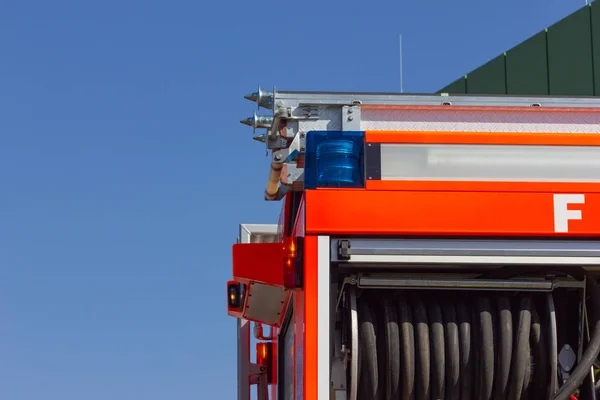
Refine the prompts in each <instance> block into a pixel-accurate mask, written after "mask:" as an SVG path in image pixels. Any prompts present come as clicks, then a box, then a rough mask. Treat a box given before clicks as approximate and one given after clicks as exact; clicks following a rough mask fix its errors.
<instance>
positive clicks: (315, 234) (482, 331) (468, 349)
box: [227, 88, 600, 400]
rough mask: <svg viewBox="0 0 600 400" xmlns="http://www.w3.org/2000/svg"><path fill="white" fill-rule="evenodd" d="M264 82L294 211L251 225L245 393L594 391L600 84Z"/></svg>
mask: <svg viewBox="0 0 600 400" xmlns="http://www.w3.org/2000/svg"><path fill="white" fill-rule="evenodd" d="M246 98H248V99H249V100H252V101H253V102H256V103H257V104H258V108H259V110H260V109H261V108H263V109H265V110H267V111H265V112H263V113H262V114H261V115H257V114H256V112H255V113H254V116H253V117H251V118H248V119H245V120H243V121H242V122H243V123H244V124H246V125H249V126H251V127H253V128H254V130H255V134H254V139H256V140H257V141H259V142H260V143H263V144H264V146H265V147H266V149H267V152H268V154H269V155H270V170H269V172H268V178H267V183H266V189H265V199H266V200H269V201H280V202H281V213H280V215H279V220H278V222H277V223H276V224H275V223H273V224H262V225H261V224H258V225H252V224H242V225H240V232H239V237H238V241H237V243H235V244H233V249H232V269H233V271H232V279H231V280H230V281H228V282H227V308H228V314H229V315H231V316H233V317H235V318H237V334H238V336H237V340H238V343H237V346H238V360H237V361H238V370H237V374H238V399H239V400H249V399H250V398H251V391H252V392H254V389H253V388H256V396H257V398H258V399H259V400H265V399H272V400H275V399H277V400H325V399H327V400H332V399H336V400H337V399H344V400H383V399H386V400H387V399H415V400H422V399H448V400H453V399H485V400H488V399H510V400H515V399H536V400H537V399H573V398H577V399H595V398H596V391H597V390H596V389H597V385H596V380H597V379H596V376H595V372H596V371H597V370H598V369H597V368H596V367H597V366H599V365H598V362H597V357H598V353H599V350H600V314H599V313H600V292H599V286H598V283H597V279H596V271H597V270H598V269H599V267H600V241H599V239H600V99H598V98H579V97H577V98H575V97H549V96H544V97H522V96H521V97H512V96H472V95H456V96H455V95H448V94H444V93H442V94H436V95H430V94H427V95H413V94H397V93H325V92H323V93H321V92H292V91H277V90H276V89H273V90H269V91H263V90H261V89H260V88H259V89H258V91H256V92H255V93H252V94H251V95H248V96H246ZM257 130H258V133H257ZM269 152H270V153H269ZM254 342H255V343H254ZM252 358H254V360H252Z"/></svg>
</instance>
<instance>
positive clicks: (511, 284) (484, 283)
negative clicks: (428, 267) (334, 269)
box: [358, 276, 553, 292]
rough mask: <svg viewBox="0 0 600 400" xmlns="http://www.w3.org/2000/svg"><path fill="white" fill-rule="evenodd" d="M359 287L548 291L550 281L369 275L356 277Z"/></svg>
mask: <svg viewBox="0 0 600 400" xmlns="http://www.w3.org/2000/svg"><path fill="white" fill-rule="evenodd" d="M358 287H359V288H371V289H373V288H381V289H383V288H394V289H436V290H437V289H461V290H520V291H536V292H550V291H552V289H553V283H552V281H542V280H500V279H469V280H467V279H424V278H393V277H370V276H362V277H359V278H358Z"/></svg>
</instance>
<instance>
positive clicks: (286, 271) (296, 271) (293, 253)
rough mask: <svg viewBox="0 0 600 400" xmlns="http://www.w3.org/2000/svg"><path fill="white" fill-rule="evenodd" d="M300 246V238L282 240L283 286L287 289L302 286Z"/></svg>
mask: <svg viewBox="0 0 600 400" xmlns="http://www.w3.org/2000/svg"><path fill="white" fill-rule="evenodd" d="M301 245H302V238H296V237H286V238H284V239H283V286H284V287H285V288H287V289H296V288H299V287H301V286H302V279H301V274H300V273H301V272H302V267H301V260H300V259H301V258H302V257H301V254H302V251H301ZM299 255H300V257H299Z"/></svg>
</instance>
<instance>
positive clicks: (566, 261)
mask: <svg viewBox="0 0 600 400" xmlns="http://www.w3.org/2000/svg"><path fill="white" fill-rule="evenodd" d="M336 261H337V260H336ZM349 262H350V263H354V264H377V263H386V264H470V265H472V264H494V265H502V264H511V265H515V264H518V265H541V264H546V265H588V266H591V265H600V257H525V256H513V257H508V256H418V255H414V256H413V255H407V256H401V255H398V256H395V255H391V256H388V255H381V256H364V255H353V256H351V259H350V260H349Z"/></svg>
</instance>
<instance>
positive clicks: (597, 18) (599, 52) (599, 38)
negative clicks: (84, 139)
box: [590, 1, 600, 96]
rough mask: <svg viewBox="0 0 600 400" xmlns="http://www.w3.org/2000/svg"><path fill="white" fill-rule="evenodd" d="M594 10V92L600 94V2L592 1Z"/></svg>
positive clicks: (592, 10) (592, 9)
mask: <svg viewBox="0 0 600 400" xmlns="http://www.w3.org/2000/svg"><path fill="white" fill-rule="evenodd" d="M590 8H591V12H592V52H593V57H594V58H593V60H594V86H595V87H594V89H595V90H594V94H595V95H596V96H598V95H600V3H598V2H597V1H594V2H592V3H591V7H590Z"/></svg>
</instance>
